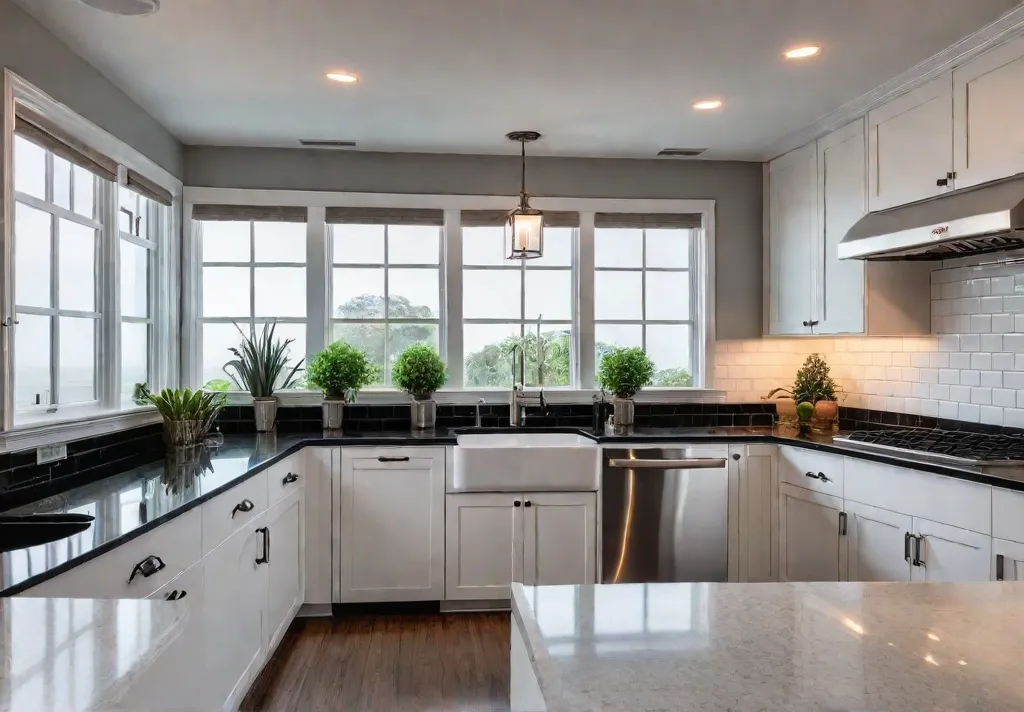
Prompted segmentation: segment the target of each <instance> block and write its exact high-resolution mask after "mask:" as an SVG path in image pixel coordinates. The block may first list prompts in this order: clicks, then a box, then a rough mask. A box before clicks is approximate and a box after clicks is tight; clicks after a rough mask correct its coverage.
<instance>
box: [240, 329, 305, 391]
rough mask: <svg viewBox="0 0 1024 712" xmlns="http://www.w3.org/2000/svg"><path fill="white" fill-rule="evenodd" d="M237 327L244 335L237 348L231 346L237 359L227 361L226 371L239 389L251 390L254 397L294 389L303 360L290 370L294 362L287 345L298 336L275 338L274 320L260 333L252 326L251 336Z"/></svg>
mask: <svg viewBox="0 0 1024 712" xmlns="http://www.w3.org/2000/svg"><path fill="white" fill-rule="evenodd" d="M235 328H236V329H238V333H239V334H241V335H242V343H241V344H240V345H239V346H238V347H237V348H230V349H228V351H230V352H231V353H232V354H234V356H235V358H233V359H232V360H230V361H228V362H227V363H226V364H224V373H226V374H228V377H229V378H230V379H231V381H232V382H233V383H234V384H235V385H236V386H237V387H238V388H240V389H241V390H244V391H249V393H250V394H252V397H253V398H270V397H272V396H273V395H274V391H275V390H279V389H284V388H292V387H293V386H294V385H295V384H296V382H297V381H298V378H297V375H298V373H299V369H300V368H301V367H302V361H303V360H302V359H299V362H298V363H297V364H295V365H294V366H292V367H291V370H289V369H288V366H289V364H290V362H291V359H290V358H289V357H288V346H290V345H291V344H292V342H294V341H295V339H275V338H274V330H275V329H276V328H277V324H274V323H266V324H264V325H263V329H262V331H261V332H260V334H259V336H257V335H256V330H255V329H253V328H250V329H249V335H248V336H246V335H245V332H244V331H242V329H241V328H240V327H239V326H238V324H235ZM229 368H230V369H232V370H233V371H234V372H232V371H229V370H228V369H229Z"/></svg>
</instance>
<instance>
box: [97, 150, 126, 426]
mask: <svg viewBox="0 0 1024 712" xmlns="http://www.w3.org/2000/svg"><path fill="white" fill-rule="evenodd" d="M117 172H118V182H117V183H110V182H109V181H99V180H97V179H95V178H94V179H93V180H94V181H95V182H94V185H96V184H98V190H95V193H96V194H97V195H98V196H99V198H100V200H99V206H100V207H99V209H100V222H101V223H102V224H103V228H102V229H101V230H100V231H99V233H98V238H99V239H98V242H99V246H98V249H97V256H98V259H97V260H96V281H97V284H98V287H99V288H98V289H97V297H96V298H97V305H96V311H98V312H99V313H100V318H99V321H98V327H97V331H98V332H99V333H98V334H97V339H98V341H99V343H97V344H96V371H97V373H96V400H98V401H99V402H100V405H101V406H102V407H104V408H115V407H117V406H118V405H119V403H120V399H121V398H120V396H121V394H120V390H121V300H120V299H119V298H118V297H119V294H120V287H121V281H120V275H121V250H120V247H121V245H120V243H119V240H120V239H121V231H120V230H119V228H118V225H117V215H118V206H119V200H120V195H119V191H120V190H121V189H122V186H123V185H124V184H125V182H126V181H127V179H128V172H127V169H126V168H125V167H124V166H118V171H117ZM125 190H127V189H125Z"/></svg>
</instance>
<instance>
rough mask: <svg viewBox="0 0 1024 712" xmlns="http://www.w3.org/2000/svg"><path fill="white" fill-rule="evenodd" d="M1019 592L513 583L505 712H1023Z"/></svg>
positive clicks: (997, 587) (1008, 587)
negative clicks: (508, 707)
mask: <svg viewBox="0 0 1024 712" xmlns="http://www.w3.org/2000/svg"><path fill="white" fill-rule="evenodd" d="M1022 659H1024V584H1017V583H936V584H925V583H920V584H918V583H912V584H907V583H762V584H713V583H712V584H706V583H696V584H687V583H678V584H670V583H654V584H635V585H634V584H619V585H588V586H538V587H527V586H522V585H519V584H515V585H513V602H512V653H511V668H512V669H511V674H512V686H511V687H512V691H511V707H512V710H514V711H515V712H524V711H525V710H531V711H536V710H546V711H547V712H583V711H584V710H586V711H587V712H590V711H592V710H629V711H630V712H664V711H667V710H678V711H679V712H698V711H699V712H836V711H838V710H843V711H847V710H849V711H857V712H860V711H862V710H865V711H866V710H871V711H879V712H881V711H882V710H884V711H885V712H911V711H918V710H928V711H929V712H935V711H943V712H944V711H947V710H948V711H949V712H952V711H953V710H956V711H957V712H971V711H975V710H976V711H978V712H981V711H982V710H985V711H990V710H1021V709H1024V674H1022V668H1021V660H1022Z"/></svg>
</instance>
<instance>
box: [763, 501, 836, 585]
mask: <svg viewBox="0 0 1024 712" xmlns="http://www.w3.org/2000/svg"><path fill="white" fill-rule="evenodd" d="M779 490H780V491H779V580H780V581H842V580H844V579H845V578H846V562H845V560H844V559H845V555H842V554H843V552H841V547H840V526H841V515H842V513H843V500H841V499H839V498H838V497H833V496H831V495H827V494H821V493H819V492H812V491H810V490H805V489H802V488H800V487H794V486H793V485H788V484H784V485H782V486H781V487H780V488H779Z"/></svg>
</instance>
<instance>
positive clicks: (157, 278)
mask: <svg viewBox="0 0 1024 712" xmlns="http://www.w3.org/2000/svg"><path fill="white" fill-rule="evenodd" d="M15 100H17V101H19V102H23V103H24V104H26V105H27V106H29V107H31V108H32V109H33V110H35V111H37V112H38V113H40V114H41V115H43V116H45V117H46V118H47V119H48V120H49V121H51V122H53V124H54V125H56V126H57V127H59V128H60V129H61V130H62V131H64V132H66V133H67V134H69V135H70V136H72V137H74V138H75V139H76V140H77V141H80V142H81V143H83V144H84V145H87V146H90V147H92V148H94V149H96V150H98V151H101V152H102V153H104V154H105V155H107V156H109V157H110V158H112V159H113V160H115V161H116V162H117V163H118V164H119V169H118V173H119V181H118V182H119V183H120V184H121V185H122V186H123V185H124V182H125V181H124V177H125V176H126V174H127V170H128V169H131V170H135V171H137V172H139V173H141V174H142V175H145V176H146V177H147V178H148V179H150V180H152V181H154V182H155V183H156V184H157V185H159V186H160V187H162V188H164V189H165V190H167V191H169V192H170V193H171V195H172V196H173V203H174V205H173V207H172V208H171V209H170V210H168V211H166V214H167V218H166V219H167V223H166V224H165V226H164V230H163V236H162V239H163V244H161V245H160V249H158V250H157V251H156V252H157V257H156V259H155V265H154V272H153V274H152V280H151V281H152V283H153V284H154V285H158V286H154V288H153V292H152V293H153V294H154V297H155V298H154V301H153V302H152V303H151V305H150V309H151V314H153V315H154V318H153V325H152V329H153V338H152V356H151V359H152V366H151V369H152V370H151V374H150V378H151V381H152V383H151V385H153V386H156V385H159V386H161V387H163V386H169V387H175V386H177V385H178V383H179V382H180V376H181V374H180V371H179V368H178V364H179V361H180V359H179V353H180V339H179V331H180V329H179V321H178V314H179V308H178V306H179V296H180V295H179V294H178V293H177V291H176V290H175V288H174V285H177V284H178V283H179V280H178V275H179V273H180V264H179V262H180V261H179V258H178V255H179V254H180V246H181V239H180V236H181V225H182V222H181V212H180V209H179V206H180V205H181V201H182V183H181V181H180V180H178V179H177V178H175V177H174V176H173V175H171V174H170V173H169V172H167V171H166V170H164V169H163V168H161V167H160V166H159V165H157V164H156V163H154V162H153V161H152V160H150V159H148V158H146V157H145V156H144V155H142V154H141V153H139V152H138V151H137V150H135V149H134V148H132V147H131V146H129V145H128V144H126V143H124V142H123V141H121V140H120V139H118V138H116V137H115V136H113V135H112V134H110V133H108V132H107V131H104V130H103V129H101V128H100V127H98V126H96V125H95V124H93V123H92V122H90V121H88V120H86V119H84V118H82V117H81V116H79V115H78V114H76V113H75V112H73V111H72V110H71V109H69V108H68V107H66V106H64V105H63V104H61V103H60V102H58V101H57V100H55V99H54V98H52V97H51V96H49V95H48V94H46V93H44V92H43V91H41V90H39V89H38V88H36V87H35V86H33V85H32V84H30V83H29V82H28V81H26V80H25V79H23V78H22V77H20V76H19V75H17V74H15V73H14V72H12V71H11V70H9V69H4V73H3V92H2V102H3V103H2V104H0V176H2V179H3V186H2V188H3V189H2V203H0V225H2V232H0V276H5V278H4V279H3V287H2V290H0V320H6V319H11V320H12V321H13V319H14V318H15V313H14V311H15V303H14V287H13V283H14V280H13V279H10V278H6V276H8V275H10V274H11V272H12V271H13V269H14V265H13V260H12V257H13V227H14V221H13V219H3V216H13V214H14V175H13V145H14V110H15ZM108 202H111V204H112V203H113V202H116V201H108ZM111 209H112V210H113V211H114V214H113V215H110V216H108V215H105V216H104V222H109V229H110V230H112V231H114V233H115V234H117V236H118V239H120V234H119V231H118V223H117V220H116V208H111ZM110 220H113V221H112V222H110ZM116 246H117V247H119V243H118V244H117V245H116ZM119 253H120V250H119V249H114V250H113V254H108V253H102V259H104V260H107V261H108V264H107V265H106V266H107V267H108V269H107V270H105V274H106V279H105V282H110V281H111V280H113V281H112V282H111V283H110V284H106V283H104V284H101V285H100V296H99V298H98V301H97V306H98V308H99V309H101V310H102V311H103V314H104V319H103V322H104V326H103V328H102V329H101V332H100V334H99V336H98V339H97V344H98V353H99V354H100V358H101V359H102V362H111V361H112V362H113V364H114V366H113V367H112V368H107V369H106V370H104V369H102V368H101V369H98V379H97V384H96V386H97V394H98V395H99V396H100V397H101V398H100V401H99V402H98V403H97V404H94V405H93V406H92V407H73V406H68V407H65V408H61V409H59V410H58V411H57V412H55V413H51V414H49V415H48V417H45V418H39V419H34V420H31V421H28V422H24V423H20V422H19V423H17V424H16V423H15V422H14V389H13V387H12V386H13V383H14V373H13V357H14V354H13V350H12V349H11V348H10V341H11V340H10V339H9V338H7V337H6V336H4V337H3V338H2V339H0V392H2V393H3V394H4V395H3V397H2V398H0V452H3V451H9V450H16V449H21V448H25V447H33V446H34V445H35V444H43V443H52V442H54V441H66V440H75V439H81V438H86V437H92V436H95V435H98V434H102V433H108V432H113V431H116V430H123V429H127V428H131V427H136V426H138V425H142V424H147V423H153V422H158V421H159V419H160V418H159V415H158V414H157V413H156V411H155V410H154V409H152V408H137V407H131V408H124V407H122V404H121V399H120V388H121V386H120V358H121V355H120V340H119V334H120V329H119V327H120V323H121V305H120V298H119V294H118V291H117V285H118V280H119V264H118V262H119ZM5 331H6V330H5ZM111 356H112V358H111Z"/></svg>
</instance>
